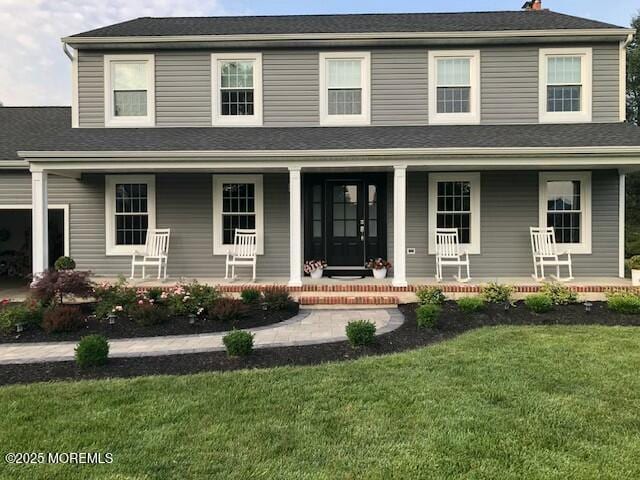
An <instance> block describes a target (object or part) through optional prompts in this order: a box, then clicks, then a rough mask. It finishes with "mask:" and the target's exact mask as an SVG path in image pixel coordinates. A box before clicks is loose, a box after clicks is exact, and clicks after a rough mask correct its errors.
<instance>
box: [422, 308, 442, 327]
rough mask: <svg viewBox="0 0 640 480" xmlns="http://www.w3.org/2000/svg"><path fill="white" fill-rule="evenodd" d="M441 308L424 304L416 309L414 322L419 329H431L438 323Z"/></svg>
mask: <svg viewBox="0 0 640 480" xmlns="http://www.w3.org/2000/svg"><path fill="white" fill-rule="evenodd" d="M441 311H442V308H441V307H440V305H436V304H434V303H425V304H424V305H420V306H419V307H418V308H417V309H416V322H417V323H418V326H419V327H421V328H433V327H435V326H436V324H437V323H438V316H440V312H441Z"/></svg>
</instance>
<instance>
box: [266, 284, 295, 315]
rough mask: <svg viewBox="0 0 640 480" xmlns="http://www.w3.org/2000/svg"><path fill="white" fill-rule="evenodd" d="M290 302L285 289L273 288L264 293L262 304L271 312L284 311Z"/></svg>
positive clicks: (287, 291)
mask: <svg viewBox="0 0 640 480" xmlns="http://www.w3.org/2000/svg"><path fill="white" fill-rule="evenodd" d="M291 302H292V300H291V296H290V295H289V290H288V289H287V287H273V288H270V289H268V290H266V291H265V292H264V303H266V304H267V306H268V307H269V308H270V309H272V310H285V309H286V308H287V307H288V306H289V304H290V303H291Z"/></svg>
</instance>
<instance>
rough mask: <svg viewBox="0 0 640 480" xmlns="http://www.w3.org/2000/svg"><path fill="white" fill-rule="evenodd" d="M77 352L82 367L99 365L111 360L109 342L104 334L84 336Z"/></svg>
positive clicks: (77, 360) (76, 349) (77, 359)
mask: <svg viewBox="0 0 640 480" xmlns="http://www.w3.org/2000/svg"><path fill="white" fill-rule="evenodd" d="M75 352H76V353H75V355H76V363H77V364H78V366H79V367H80V368H87V367H98V366H100V365H104V364H105V363H107V361H108V360H109V342H107V339H106V338H104V337H103V336H102V335H89V336H86V337H82V339H81V340H80V342H79V343H78V345H77V346H76V348H75Z"/></svg>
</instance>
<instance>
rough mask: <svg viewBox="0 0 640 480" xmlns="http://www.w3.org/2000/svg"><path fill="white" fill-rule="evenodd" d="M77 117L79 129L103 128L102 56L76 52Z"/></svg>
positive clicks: (81, 51)
mask: <svg viewBox="0 0 640 480" xmlns="http://www.w3.org/2000/svg"><path fill="white" fill-rule="evenodd" d="M78 117H79V121H80V126H81V127H104V55H103V54H102V52H93V51H87V50H78Z"/></svg>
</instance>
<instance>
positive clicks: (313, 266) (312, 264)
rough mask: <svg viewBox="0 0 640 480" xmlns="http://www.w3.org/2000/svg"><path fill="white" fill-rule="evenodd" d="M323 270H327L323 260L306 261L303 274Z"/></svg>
mask: <svg viewBox="0 0 640 480" xmlns="http://www.w3.org/2000/svg"><path fill="white" fill-rule="evenodd" d="M325 268H327V262H325V261H324V260H307V261H306V262H304V273H307V274H309V273H311V272H315V271H316V270H320V269H325Z"/></svg>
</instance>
